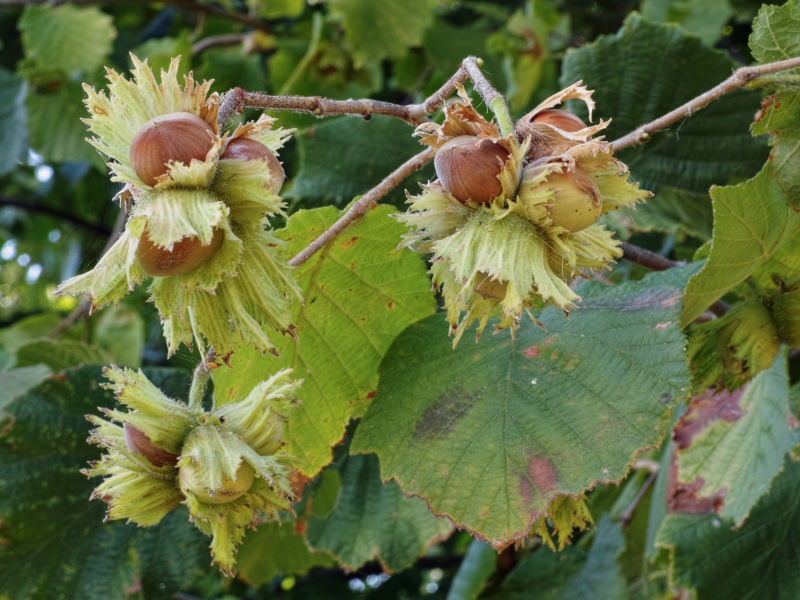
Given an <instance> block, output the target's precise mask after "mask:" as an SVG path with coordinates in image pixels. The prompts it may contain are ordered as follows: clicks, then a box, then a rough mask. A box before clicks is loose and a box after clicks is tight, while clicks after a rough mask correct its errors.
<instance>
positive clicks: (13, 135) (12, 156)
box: [0, 68, 28, 175]
mask: <svg viewBox="0 0 800 600" xmlns="http://www.w3.org/2000/svg"><path fill="white" fill-rule="evenodd" d="M27 93H28V84H27V83H26V82H25V80H24V79H22V78H21V77H18V76H17V75H15V74H13V73H11V72H10V71H7V70H5V69H3V68H0V131H2V132H3V143H2V145H0V175H5V174H6V173H8V172H10V171H13V170H14V169H16V168H17V161H18V160H20V159H21V158H23V156H24V154H25V150H26V149H27V147H28V129H27V128H26V127H25V123H27V121H28V114H27V111H26V108H25V96H26V95H27Z"/></svg>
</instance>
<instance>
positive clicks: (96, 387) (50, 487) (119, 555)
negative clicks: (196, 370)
mask: <svg viewBox="0 0 800 600" xmlns="http://www.w3.org/2000/svg"><path fill="white" fill-rule="evenodd" d="M148 374H149V375H150V376H151V379H152V380H153V381H154V382H155V383H156V384H157V385H159V386H160V387H161V388H162V389H164V390H165V391H166V392H167V393H169V394H171V395H179V394H182V393H184V392H185V391H186V390H187V389H188V383H189V380H188V376H187V374H186V373H184V372H179V371H175V370H165V369H160V370H150V371H149V373H148ZM103 381H104V379H103V377H102V370H101V368H100V367H96V366H92V367H81V368H79V369H74V370H70V371H66V372H65V373H64V374H63V375H60V376H57V377H53V378H50V379H47V380H45V381H44V382H43V383H41V384H40V385H38V386H36V387H35V388H33V389H32V390H30V391H29V392H28V393H27V394H25V395H23V396H21V397H19V398H18V399H16V400H15V401H13V402H12V403H10V404H9V405H8V406H6V407H5V412H6V413H7V415H8V418H7V419H5V422H4V423H3V428H2V432H3V433H2V437H0V515H2V518H3V538H4V540H3V544H2V545H0V589H2V590H3V592H4V593H5V594H7V595H8V596H9V597H10V598H12V599H13V600H45V599H47V600H49V599H51V598H63V599H70V600H94V599H97V600H108V599H110V600H117V599H119V600H124V599H125V598H127V590H128V588H129V587H130V585H131V583H132V582H133V579H134V577H135V575H136V571H137V563H136V554H135V553H134V552H133V549H134V546H135V545H136V544H137V543H138V544H143V546H141V547H140V548H139V552H140V558H141V560H142V563H143V564H145V565H147V564H149V562H148V561H150V560H151V559H152V560H157V562H159V563H161V564H160V566H161V568H162V569H163V570H162V571H161V573H165V572H166V571H169V569H170V565H172V566H174V565H175V563H176V561H184V562H182V563H181V565H180V567H175V568H174V569H173V571H174V570H175V569H177V570H180V571H181V577H180V579H181V581H180V585H184V584H185V583H186V581H187V576H189V575H191V574H192V573H196V572H197V570H198V564H197V560H199V559H197V557H198V556H200V555H202V557H203V559H204V560H206V561H207V560H208V555H207V551H206V550H205V548H204V546H205V541H201V542H200V543H201V546H200V549H201V551H202V552H201V554H198V553H197V552H196V551H194V550H192V548H191V545H192V542H191V540H192V539H194V540H196V539H197V536H195V537H194V538H193V537H192V535H193V534H187V533H186V531H185V530H186V528H185V527H183V526H178V525H176V524H175V523H174V522H171V521H167V522H165V524H164V525H159V526H157V527H156V528H154V529H151V530H148V531H147V533H145V534H142V533H140V531H142V530H138V531H137V529H136V528H135V527H134V526H133V525H126V524H123V523H121V522H115V523H104V522H103V513H104V507H103V504H102V503H101V502H90V501H89V496H90V494H91V492H92V488H93V487H94V484H93V482H92V481H91V480H90V479H88V478H87V477H86V476H85V475H83V474H82V473H81V472H80V469H82V468H84V467H86V466H87V462H88V461H91V460H96V459H98V458H99V454H100V452H99V450H98V449H97V447H95V446H90V445H89V444H88V443H87V442H86V439H87V437H88V435H89V427H90V424H89V422H88V421H87V420H86V418H85V415H86V414H87V413H89V414H94V415H98V414H99V411H98V407H99V406H109V407H113V406H114V402H115V401H114V394H113V392H111V391H108V390H105V389H103V388H101V387H100V384H101V383H103ZM45 516H46V518H44V517H45ZM182 516H183V517H184V519H186V518H187V516H186V515H185V513H182ZM176 518H177V517H176ZM189 527H190V528H191V529H192V530H194V527H193V526H191V525H189ZM180 532H183V533H180ZM141 536H143V537H141ZM151 536H156V537H157V538H158V539H157V545H158V546H159V547H160V550H159V551H160V552H163V553H165V554H169V553H176V552H177V553H179V554H178V556H175V557H172V556H170V558H162V559H157V558H152V552H156V550H148V549H147V544H148V541H147V540H148V539H151ZM173 544H175V545H173ZM189 556H194V557H195V561H194V563H193V566H191V568H190V567H189V566H187V563H188V562H190V561H189V558H188V557H189ZM150 573H151V575H154V574H155V573H156V572H155V571H152V570H151V571H150ZM146 580H147V576H146V577H145V581H146ZM161 583H165V586H164V588H163V589H162V588H161ZM167 585H171V583H170V582H169V579H163V578H162V579H161V580H160V581H159V583H158V587H159V589H161V593H167V592H168V591H169V589H170V588H168V587H167ZM171 589H172V591H173V592H174V591H175V588H171Z"/></svg>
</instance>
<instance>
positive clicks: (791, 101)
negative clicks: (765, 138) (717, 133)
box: [753, 11, 800, 210]
mask: <svg viewBox="0 0 800 600" xmlns="http://www.w3.org/2000/svg"><path fill="white" fill-rule="evenodd" d="M798 12H799V14H800V11H798ZM762 106H763V108H762V110H761V112H759V113H758V115H757V116H756V122H755V123H753V133H754V134H755V135H763V134H765V133H769V134H770V140H769V143H770V146H772V153H771V154H770V160H769V162H768V163H767V168H768V169H769V170H770V172H771V173H772V174H773V177H775V178H776V179H777V180H778V185H780V187H781V191H782V192H783V195H784V197H785V198H786V201H787V202H788V203H789V205H790V206H791V207H792V208H794V209H795V210H800V156H798V154H797V149H798V147H800V94H798V93H797V92H796V91H785V92H778V93H777V94H775V95H774V96H770V97H769V98H768V99H767V100H765V101H764V103H763V105H762Z"/></svg>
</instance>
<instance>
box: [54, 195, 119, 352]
mask: <svg viewBox="0 0 800 600" xmlns="http://www.w3.org/2000/svg"><path fill="white" fill-rule="evenodd" d="M127 217H128V215H127V213H126V212H125V210H123V209H121V210H120V211H119V214H118V215H117V220H116V222H115V223H114V229H112V230H111V233H110V235H109V236H108V241H107V242H106V245H105V246H103V249H102V250H101V251H100V258H102V257H103V256H105V254H106V252H108V251H109V250H110V249H111V246H113V245H114V244H115V243H116V241H117V239H118V238H119V236H120V235H121V234H122V230H123V229H125V220H126V219H127ZM91 312H92V301H91V300H89V299H87V298H84V299H83V300H81V302H80V304H78V306H76V307H75V308H74V309H73V310H72V312H71V313H69V314H68V315H67V316H66V317H64V318H63V319H61V321H59V322H58V324H57V325H56V326H55V327H53V329H52V330H51V331H49V332H48V333H47V334H46V335H45V336H44V337H46V338H56V337H58V336H59V335H61V334H62V333H64V332H65V331H66V330H67V329H69V328H70V327H71V326H72V324H73V323H74V322H75V321H77V320H78V319H82V318H83V317H85V316H87V315H89V314H91Z"/></svg>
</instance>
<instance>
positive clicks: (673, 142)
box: [561, 14, 766, 203]
mask: <svg viewBox="0 0 800 600" xmlns="http://www.w3.org/2000/svg"><path fill="white" fill-rule="evenodd" d="M733 67H734V63H733V61H732V60H731V59H730V58H729V57H728V56H727V55H726V54H725V53H723V52H720V51H718V50H712V49H710V48H708V47H706V46H704V45H703V44H702V42H701V41H700V40H699V39H697V38H696V37H694V36H691V35H687V34H686V33H684V32H683V31H682V30H681V29H680V28H678V27H676V26H674V25H669V24H667V25H657V24H655V23H651V22H649V21H647V20H645V19H643V18H642V17H640V16H639V15H636V14H634V15H631V16H630V17H628V18H627V19H626V21H625V25H624V26H623V28H622V29H621V30H620V31H619V33H617V34H616V35H614V36H604V37H601V38H599V39H598V40H597V41H595V42H594V43H592V44H587V45H586V46H584V47H583V48H580V49H578V50H569V51H568V52H567V55H566V56H565V58H564V65H563V70H562V73H561V83H562V85H564V86H566V85H569V84H571V83H574V82H575V81H577V80H578V79H582V80H583V83H584V84H585V85H586V86H587V87H588V88H589V89H594V90H596V92H595V94H594V96H593V98H594V100H595V102H596V103H597V110H596V113H595V114H596V115H597V117H596V118H602V119H608V118H611V119H612V121H611V125H610V127H609V128H608V129H607V132H608V135H607V138H608V139H609V140H614V139H617V138H618V137H620V136H622V135H624V134H626V133H628V132H630V131H632V130H633V129H635V128H636V127H638V126H639V125H641V124H643V123H647V122H649V121H652V120H653V119H656V118H657V117H659V116H661V115H663V114H665V113H667V112H669V111H670V110H672V109H673V108H676V107H677V106H680V105H681V104H683V103H684V102H687V101H689V100H691V99H692V98H694V97H695V96H697V95H699V94H701V93H703V92H704V91H706V90H707V89H709V87H711V86H713V85H714V84H717V83H719V82H720V81H722V80H723V79H725V78H727V77H729V76H730V73H731V69H732V68H733ZM758 101H759V98H758V94H755V93H751V92H735V93H732V94H728V95H727V96H725V97H723V98H722V99H720V100H719V101H718V102H715V103H714V104H712V105H711V106H709V107H708V108H705V109H703V111H701V112H700V113H698V114H697V115H695V116H693V117H691V118H690V119H687V120H683V121H680V122H679V123H677V124H676V125H674V126H672V127H671V128H669V129H667V130H664V131H660V132H659V133H657V134H655V135H654V136H653V139H652V141H650V142H648V144H647V145H645V146H642V147H641V149H629V150H626V151H624V152H622V153H621V154H620V155H619V156H620V158H621V159H622V160H623V161H624V162H625V163H626V164H627V165H628V166H629V167H630V168H631V172H632V173H633V175H634V177H635V178H637V179H638V180H639V181H640V182H641V185H642V187H643V188H645V189H649V190H651V191H658V189H659V188H660V186H662V185H669V186H672V187H675V188H679V189H683V190H687V191H691V192H700V193H706V192H707V191H708V188H709V186H711V185H714V184H716V185H725V184H727V183H728V182H729V181H730V180H731V179H732V178H746V177H750V176H752V175H755V174H756V173H757V172H758V170H759V169H760V168H761V166H762V165H763V164H764V159H765V158H766V151H765V149H764V146H763V143H762V142H761V140H758V139H753V138H751V137H750V136H749V135H748V133H747V128H748V127H749V125H750V123H751V122H752V119H753V114H754V113H755V112H756V110H757V109H758ZM576 109H580V111H583V109H582V108H581V107H580V106H576ZM580 111H579V114H580ZM584 112H585V111H584ZM654 202H656V203H657V202H658V200H657V199H656V200H655V201H654Z"/></svg>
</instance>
